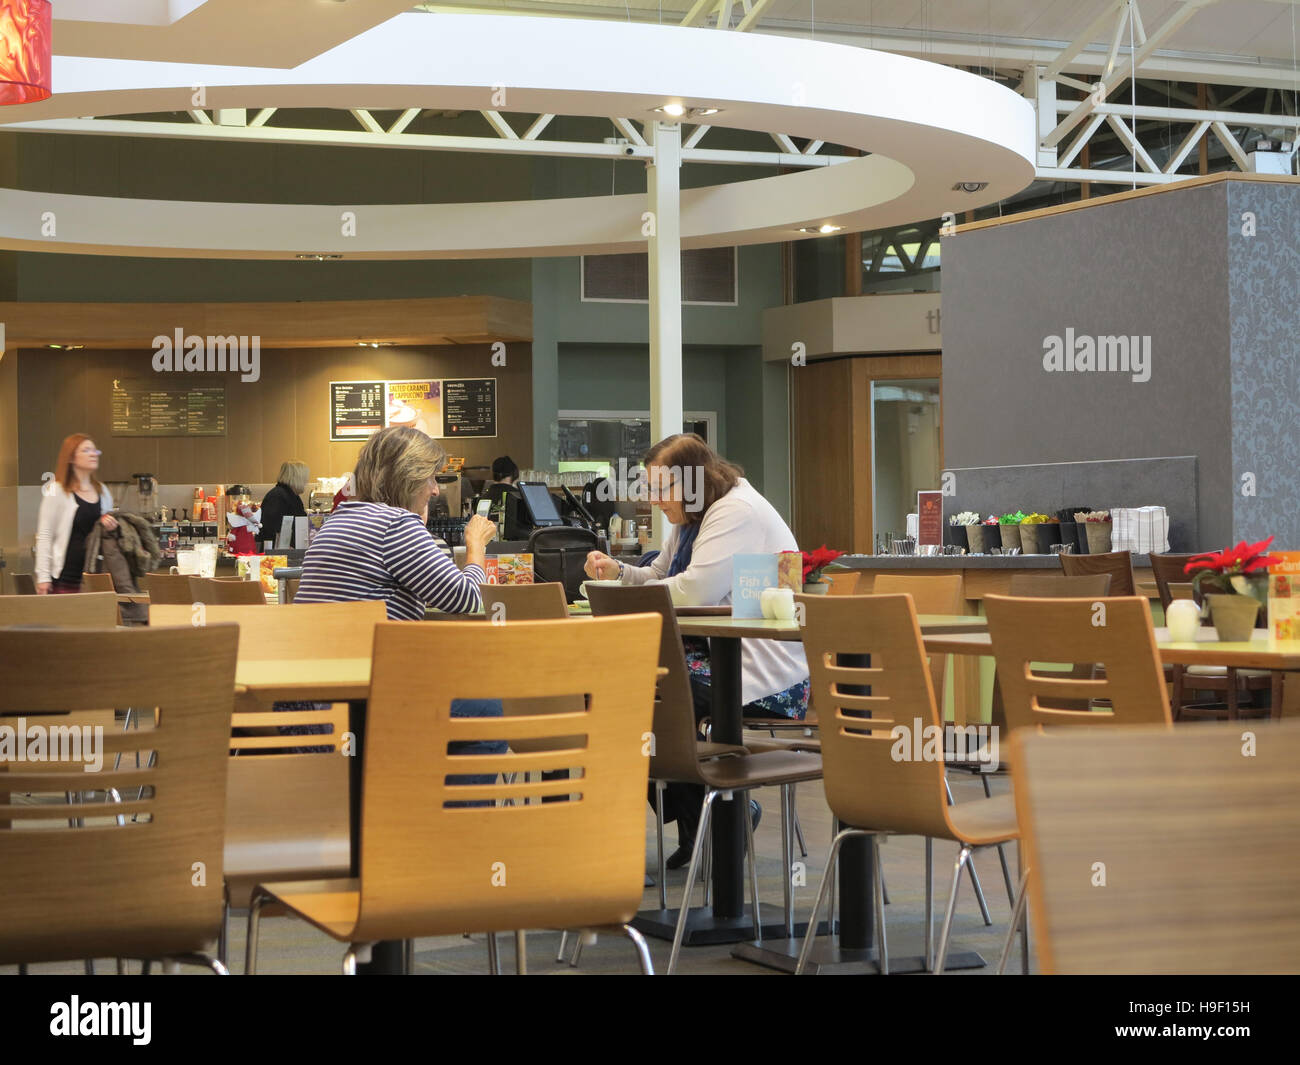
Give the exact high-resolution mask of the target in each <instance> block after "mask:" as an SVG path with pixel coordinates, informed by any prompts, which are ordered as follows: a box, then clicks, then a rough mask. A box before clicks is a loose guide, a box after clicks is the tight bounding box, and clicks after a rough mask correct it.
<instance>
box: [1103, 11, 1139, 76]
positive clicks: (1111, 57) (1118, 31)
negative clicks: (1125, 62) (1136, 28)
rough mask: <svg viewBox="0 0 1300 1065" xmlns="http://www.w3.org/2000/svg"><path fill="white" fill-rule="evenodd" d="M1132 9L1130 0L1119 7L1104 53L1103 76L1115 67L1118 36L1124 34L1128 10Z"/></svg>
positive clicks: (1127, 20)
mask: <svg viewBox="0 0 1300 1065" xmlns="http://www.w3.org/2000/svg"><path fill="white" fill-rule="evenodd" d="M1132 10H1133V6H1132V0H1128V2H1126V3H1125V4H1124V5H1123V6H1122V7H1121V8H1120V9H1119V18H1117V19H1116V20H1115V32H1114V34H1112V36H1111V39H1110V51H1109V52H1107V53H1106V66H1105V67H1103V68H1102V71H1103V73H1102V76H1103V77H1104V76H1105V75H1107V74H1109V73H1110V72H1111V71H1112V70H1114V69H1115V56H1116V55H1118V54H1119V42H1120V38H1121V37H1123V36H1124V27H1125V26H1127V25H1128V22H1129V12H1131V11H1132Z"/></svg>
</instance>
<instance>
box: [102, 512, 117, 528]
mask: <svg viewBox="0 0 1300 1065" xmlns="http://www.w3.org/2000/svg"><path fill="white" fill-rule="evenodd" d="M99 524H100V525H102V526H104V528H105V529H107V530H108V531H109V532H112V531H113V530H114V529H116V528H117V519H116V518H115V517H113V515H112V514H105V515H104V516H103V517H102V518H100V519H99Z"/></svg>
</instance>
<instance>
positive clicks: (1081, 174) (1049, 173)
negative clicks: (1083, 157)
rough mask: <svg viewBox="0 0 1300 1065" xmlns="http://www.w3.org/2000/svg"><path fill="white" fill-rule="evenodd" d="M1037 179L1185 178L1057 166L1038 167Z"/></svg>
mask: <svg viewBox="0 0 1300 1065" xmlns="http://www.w3.org/2000/svg"><path fill="white" fill-rule="evenodd" d="M1037 178H1038V180H1039V181H1069V182H1082V181H1090V182H1095V183H1097V184H1101V185H1133V184H1138V185H1172V184H1173V183H1174V182H1176V181H1185V180H1186V178H1184V177H1182V176H1181V175H1174V174H1144V173H1143V172H1142V171H1140V170H1138V171H1133V170H1064V169H1062V168H1061V167H1058V166H1051V167H1042V166H1040V167H1039V168H1038V174H1037Z"/></svg>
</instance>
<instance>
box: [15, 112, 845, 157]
mask: <svg viewBox="0 0 1300 1065" xmlns="http://www.w3.org/2000/svg"><path fill="white" fill-rule="evenodd" d="M5 129H6V130H9V131H13V132H16V133H24V132H33V133H84V134H91V135H94V136H110V137H111V136H117V137H173V138H182V139H183V138H186V137H189V138H192V139H197V140H236V141H254V142H262V143H275V144H315V145H333V146H336V147H345V148H408V149H420V150H425V151H449V152H481V153H485V154H490V153H494V152H498V153H499V152H506V153H517V154H519V155H544V156H560V157H572V158H600V159H641V160H646V159H652V158H653V157H654V149H652V148H650V147H649V146H648V145H645V144H640V145H625V144H603V143H602V144H595V143H589V142H580V141H547V140H532V141H525V140H520V139H518V138H516V139H514V140H507V139H506V138H502V137H452V136H444V135H440V134H426V133H401V134H391V133H384V132H380V133H368V132H365V131H362V130H322V129H289V128H286V127H282V126H260V127H252V126H216V125H212V124H211V123H209V124H208V125H206V126H199V125H194V124H191V123H187V122H185V123H183V122H144V121H136V120H133V119H106V118H99V119H85V118H61V119H46V120H43V121H38V122H14V123H10V124H9V125H7V126H5ZM629 149H630V151H629ZM852 158H854V157H852V156H846V155H803V154H802V153H800V152H799V151H797V150H796V151H794V152H790V153H785V152H754V151H736V150H731V149H709V148H693V149H690V150H683V152H682V159H683V160H684V161H685V162H691V163H722V164H725V165H729V166H771V167H795V168H798V169H811V168H814V167H823V166H835V165H837V164H839V163H846V162H849V161H850V160H851V159H852Z"/></svg>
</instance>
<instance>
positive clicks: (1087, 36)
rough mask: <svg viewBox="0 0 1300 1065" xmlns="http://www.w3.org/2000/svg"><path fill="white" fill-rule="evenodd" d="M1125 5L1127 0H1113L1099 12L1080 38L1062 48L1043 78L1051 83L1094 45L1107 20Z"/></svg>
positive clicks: (1048, 66)
mask: <svg viewBox="0 0 1300 1065" xmlns="http://www.w3.org/2000/svg"><path fill="white" fill-rule="evenodd" d="M1124 4H1125V0H1111V2H1110V3H1108V4H1107V5H1106V6H1105V7H1103V8H1102V9H1101V10H1100V11H1098V12H1097V15H1096V17H1095V18H1094V19H1093V20H1092V21H1091V22H1089V23H1088V25H1087V26H1086V27H1085V28H1084V29H1083V31H1082V32H1081V33H1080V34H1079V36H1077V37H1076V38H1075V39H1074V40H1072V41H1071V42H1070V43H1069V44H1067V45H1066V46H1065V47H1064V48H1062V49H1061V51H1060V54H1058V55H1057V56H1056V58H1055V59H1053V60H1052V61H1051V62H1050V63H1048V64H1047V68H1046V69H1045V70H1044V71H1043V77H1045V78H1047V79H1048V80H1049V81H1050V80H1051V79H1052V78H1054V77H1056V75H1057V74H1059V73H1061V71H1062V70H1064V69H1065V68H1066V66H1067V65H1068V64H1069V63H1070V62H1071V60H1073V59H1074V57H1075V56H1077V55H1078V54H1079V53H1080V52H1082V51H1083V50H1084V49H1085V48H1087V47H1088V45H1090V44H1092V42H1093V41H1094V40H1095V39H1096V37H1097V33H1098V31H1100V30H1101V28H1102V27H1103V26H1104V25H1106V20H1107V19H1109V18H1110V16H1111V15H1112V14H1113V13H1114V12H1115V11H1117V10H1118V9H1119V8H1121V7H1123V6H1124Z"/></svg>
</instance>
